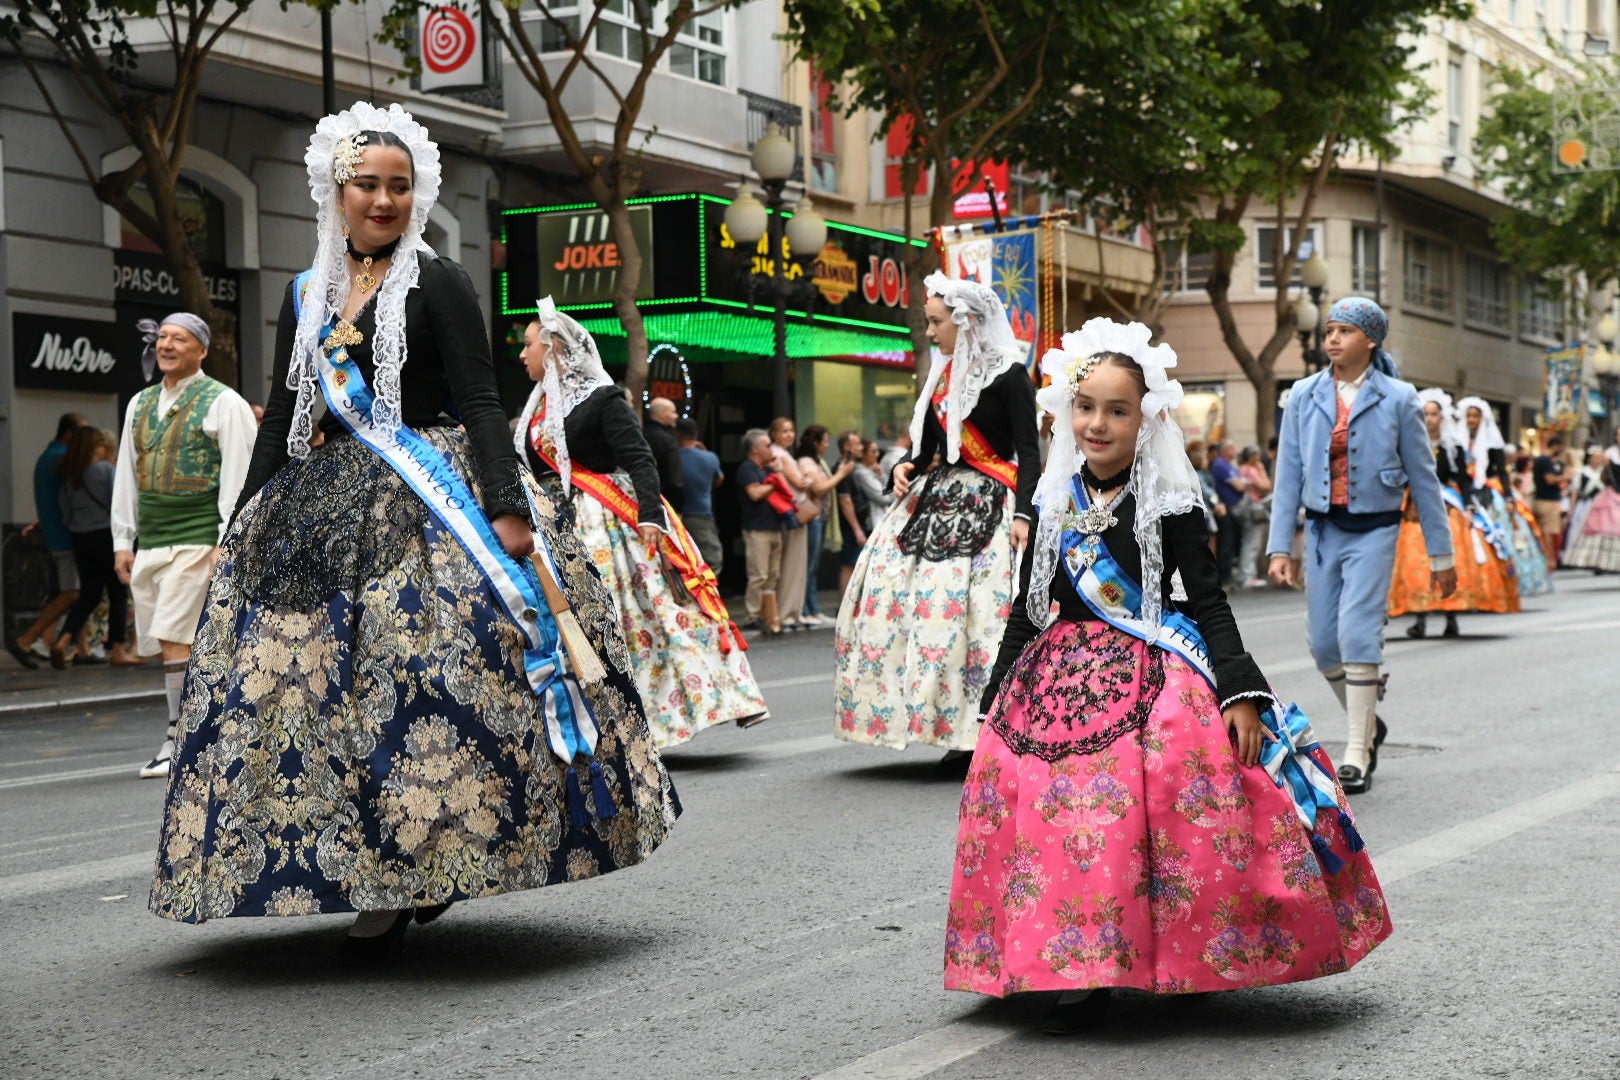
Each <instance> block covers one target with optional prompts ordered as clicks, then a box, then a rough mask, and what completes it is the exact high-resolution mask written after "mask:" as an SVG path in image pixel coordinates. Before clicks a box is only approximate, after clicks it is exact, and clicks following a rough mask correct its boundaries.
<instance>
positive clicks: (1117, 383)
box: [1074, 360, 1142, 476]
mask: <svg viewBox="0 0 1620 1080" xmlns="http://www.w3.org/2000/svg"><path fill="white" fill-rule="evenodd" d="M1141 430H1142V391H1141V389H1140V388H1139V387H1138V386H1137V383H1136V379H1135V377H1134V376H1133V374H1132V373H1131V372H1129V371H1127V370H1126V369H1125V368H1122V367H1120V366H1119V365H1118V364H1115V363H1112V362H1110V361H1107V360H1104V361H1102V362H1100V363H1098V364H1097V365H1096V366H1095V367H1093V368H1092V369H1091V375H1090V376H1089V377H1088V378H1086V379H1083V380H1082V381H1081V383H1080V386H1079V389H1078V390H1077V392H1076V393H1075V397H1074V441H1075V445H1077V446H1078V447H1079V448H1080V452H1081V453H1083V454H1085V456H1086V461H1087V462H1088V463H1089V464H1090V465H1091V471H1092V472H1094V473H1096V474H1097V475H1098V476H1111V475H1113V474H1114V473H1117V472H1121V471H1123V470H1125V469H1127V468H1129V467H1130V465H1131V462H1133V461H1134V460H1136V436H1137V433H1138V432H1140V431H1141Z"/></svg>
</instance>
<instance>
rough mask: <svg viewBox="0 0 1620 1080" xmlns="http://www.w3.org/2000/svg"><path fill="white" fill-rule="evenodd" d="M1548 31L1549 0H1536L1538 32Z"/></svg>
mask: <svg viewBox="0 0 1620 1080" xmlns="http://www.w3.org/2000/svg"><path fill="white" fill-rule="evenodd" d="M1546 32H1547V0H1536V33H1537V34H1545V33H1546Z"/></svg>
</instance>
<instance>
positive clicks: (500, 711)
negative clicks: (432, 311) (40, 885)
mask: <svg viewBox="0 0 1620 1080" xmlns="http://www.w3.org/2000/svg"><path fill="white" fill-rule="evenodd" d="M423 434H424V436H425V437H426V438H427V439H428V440H429V441H431V442H432V443H433V444H434V445H435V446H436V447H437V448H438V449H439V450H440V451H441V452H444V453H445V454H446V455H447V456H448V457H449V458H450V460H451V462H452V463H453V464H454V466H455V467H456V468H457V469H458V470H459V471H460V472H461V473H462V474H463V475H464V476H468V475H471V472H470V468H469V465H470V462H469V455H468V451H467V444H466V439H465V437H464V436H463V435H461V434H460V433H458V432H453V431H449V430H446V429H440V428H431V429H427V430H425V431H424V432H423ZM375 460H376V459H375V458H374V456H373V455H372V453H371V451H369V450H368V449H366V448H365V447H364V446H362V445H361V444H359V443H358V442H357V441H356V440H354V439H352V438H339V439H332V440H329V441H328V442H327V443H326V444H325V445H323V446H321V447H319V448H317V449H316V450H314V451H313V452H312V453H311V454H310V456H309V458H307V459H304V460H302V461H300V460H298V459H294V460H292V461H290V462H289V463H288V464H287V465H285V466H284V467H283V468H282V469H281V471H280V472H278V473H277V474H276V476H275V477H274V478H272V479H271V480H270V481H269V483H267V484H266V485H265V487H264V490H263V491H261V492H260V493H259V494H258V495H257V496H255V498H254V499H253V500H252V501H251V502H250V503H248V505H247V506H246V507H244V509H243V510H242V512H241V514H239V515H238V519H237V521H236V522H235V523H234V524H233V525H232V527H231V529H230V531H229V532H228V533H227V535H226V538H225V541H224V543H223V544H222V545H221V548H220V557H219V565H218V568H217V570H216V571H215V574H214V580H213V584H212V587H211V588H210V591H209V596H208V602H207V604H206V606H205V608H204V611H203V616H202V620H201V622H200V624H199V626H198V630H197V638H196V643H195V645H194V646H193V651H192V660H191V666H190V668H189V669H188V671H187V676H186V689H185V695H184V698H183V700H182V705H181V716H180V724H179V739H178V742H179V746H178V747H177V749H176V753H175V756H174V762H173V766H172V767H171V770H170V779H169V788H168V794H167V799H166V803H165V810H164V820H163V832H162V839H161V845H160V850H159V853H158V865H157V874H156V880H155V882H154V884H153V887H152V896H151V907H152V910H153V911H154V912H156V913H157V914H159V915H162V916H164V917H166V918H170V919H175V920H179V921H183V922H202V921H204V920H207V919H214V918H222V917H225V916H233V915H309V914H316V913H319V912H334V911H370V910H380V909H389V908H410V907H418V906H425V905H432V904H441V903H445V902H447V901H452V900H466V899H471V898H474V897H480V896H493V895H496V894H498V893H503V892H511V891H516V890H519V889H529V888H536V887H539V886H542V885H549V884H555V883H558V882H563V881H574V880H579V879H581V878H586V877H593V876H596V875H598V874H603V873H607V872H609V871H612V870H616V869H619V868H621V867H625V866H632V865H634V864H636V863H639V862H641V861H643V860H645V859H646V858H647V857H648V856H649V855H651V853H652V852H653V850H654V849H656V848H657V847H658V846H659V845H660V844H661V843H662V842H663V840H664V838H665V837H666V835H667V834H668V832H669V829H670V827H671V826H672V825H673V823H674V820H675V817H676V815H677V814H678V813H679V802H678V801H677V800H676V798H675V793H674V790H673V788H672V787H671V786H670V782H669V777H668V774H667V773H666V772H665V770H664V767H663V765H662V763H661V762H660V761H659V760H658V754H657V751H656V750H655V749H654V747H653V742H652V738H651V736H650V734H649V733H648V730H647V724H646V720H645V718H644V716H643V715H642V712H641V707H640V702H639V700H638V699H637V697H636V692H635V689H634V686H633V685H632V683H631V681H630V678H629V675H628V661H629V656H628V653H627V652H626V650H625V648H624V644H623V642H622V641H620V640H618V639H617V629H616V626H615V622H616V620H615V619H614V618H613V615H612V611H613V608H612V600H611V599H610V597H609V596H608V594H607V593H606V591H605V590H604V589H603V587H602V583H601V582H600V581H599V580H598V579H597V577H596V575H595V574H594V573H593V572H592V570H591V568H590V565H589V563H588V562H587V561H586V560H585V558H584V556H583V553H582V552H581V551H580V549H579V546H578V543H577V541H576V540H575V539H574V536H573V534H572V532H571V531H570V530H569V529H568V528H566V527H561V525H560V523H559V522H558V520H557V514H556V508H555V506H554V505H553V504H552V503H551V501H550V500H549V499H548V498H546V497H545V496H544V495H543V494H542V493H540V492H538V491H535V492H534V493H533V494H534V499H535V504H536V507H537V509H538V514H539V518H540V521H539V523H538V527H539V530H540V532H541V533H542V535H543V536H544V538H545V540H546V542H547V544H548V545H549V546H550V548H551V550H552V552H553V555H554V556H555V558H556V561H557V564H558V569H559V576H560V579H561V580H560V584H561V585H562V587H563V590H564V591H565V593H567V594H568V596H569V597H570V599H571V600H572V601H573V602H574V604H575V606H576V611H577V613H578V615H579V616H580V620H581V623H582V625H584V626H585V627H586V628H587V632H588V633H590V634H592V641H593V644H595V645H596V646H597V650H598V653H599V654H600V655H601V657H602V659H603V661H604V662H605V664H606V665H607V667H608V671H609V675H608V680H607V682H606V683H605V684H603V685H602V686H601V688H600V689H598V690H593V691H591V692H590V694H589V698H590V703H591V706H592V708H593V711H594V713H595V717H596V721H597V724H598V726H599V727H600V729H601V737H600V740H599V742H598V745H597V750H596V756H595V758H594V759H593V762H594V766H595V767H594V768H591V767H589V766H591V765H592V764H593V762H588V761H586V760H585V759H584V758H579V759H576V760H575V762H574V763H573V765H572V767H570V766H568V765H565V764H564V763H562V762H560V761H558V760H557V759H556V757H555V756H554V755H553V754H552V753H551V751H550V749H549V747H548V746H547V743H546V738H545V732H544V728H543V717H542V714H541V710H540V700H539V698H537V697H536V696H535V695H534V694H533V692H532V691H530V689H529V687H528V684H527V681H526V679H525V677H524V675H523V668H522V638H521V636H520V634H519V632H518V630H517V628H516V626H514V625H513V624H512V623H511V622H510V620H509V619H508V618H507V616H506V615H505V614H504V612H503V611H501V610H500V609H499V607H498V604H497V601H496V600H495V598H494V596H493V594H492V593H491V591H490V588H489V586H488V584H487V582H485V580H484V579H483V577H482V575H481V574H480V573H479V572H478V570H477V568H476V566H475V565H474V564H473V562H472V560H471V559H470V558H469V557H468V555H467V554H466V552H465V550H463V549H462V547H461V546H460V544H459V543H458V542H457V541H456V539H455V538H454V536H453V535H452V534H450V533H449V532H447V531H445V530H443V529H441V528H440V527H439V526H438V524H437V522H436V520H435V519H433V518H432V517H431V516H427V517H423V518H418V519H414V520H417V521H419V522H420V526H419V528H418V530H417V531H416V532H415V533H414V534H413V535H411V536H409V537H408V538H406V539H405V540H404V541H403V542H402V544H400V545H398V546H396V545H395V544H393V543H392V542H390V543H388V544H383V545H375V546H369V547H365V548H363V549H362V552H363V553H374V552H377V551H382V550H388V551H397V557H395V558H391V559H389V560H388V561H381V562H373V563H365V562H364V561H363V560H362V563H359V564H357V563H353V562H349V563H345V571H346V572H351V573H354V574H355V577H353V578H351V579H350V580H351V581H352V582H353V584H351V585H350V586H349V587H346V588H342V589H338V590H337V591H335V592H333V593H331V594H330V595H328V596H326V597H325V598H324V599H323V600H322V602H321V603H320V604H319V605H317V606H313V607H311V606H308V605H306V604H302V603H300V604H296V605H291V604H284V603H277V602H274V600H273V599H271V598H267V597H263V596H257V595H255V594H254V591H251V590H249V589H248V588H247V587H246V586H247V584H248V583H254V582H258V583H263V582H265V581H266V577H265V575H264V574H263V573H262V572H260V571H262V567H258V566H256V565H255V562H256V560H258V559H260V558H261V557H265V555H266V553H265V552H263V551H261V550H259V549H257V548H256V547H254V546H253V545H252V544H251V543H249V542H248V539H249V538H250V537H252V536H254V535H255V523H256V521H257V520H258V518H259V517H260V515H269V516H271V517H272V518H275V519H279V520H285V521H294V522H301V523H302V529H303V531H304V533H305V535H304V536H303V537H301V538H300V541H299V542H300V543H307V544H308V545H309V549H310V550H319V549H321V548H322V547H323V546H330V545H334V544H338V543H339V542H340V541H339V539H338V537H337V536H336V535H335V534H334V532H333V530H334V529H336V528H351V527H352V522H351V521H350V520H349V517H348V516H342V515H326V514H325V513H324V510H325V508H326V503H327V501H328V500H330V499H332V498H334V497H337V496H336V495H335V494H334V492H332V491H330V490H325V489H321V488H319V487H317V486H315V485H313V484H310V483H307V482H306V481H308V479H309V478H310V476H315V475H320V476H327V475H334V476H341V477H347V478H348V479H349V483H348V484H347V485H346V487H345V488H343V489H342V491H341V495H342V497H343V498H346V499H347V500H349V501H350V502H352V503H353V504H355V505H358V506H360V507H364V508H367V510H368V513H367V514H365V515H363V516H365V517H367V518H368V522H367V526H368V527H369V528H370V529H372V530H375V531H377V532H379V533H381V532H387V531H390V530H391V527H392V523H393V522H394V520H395V519H394V517H393V516H392V514H393V511H394V510H396V509H397V508H398V507H399V506H400V505H401V503H400V498H401V492H402V490H403V486H404V485H403V481H401V480H400V479H399V478H398V476H397V474H395V473H394V472H393V471H392V470H391V469H376V468H373V467H372V465H373V463H374V462H375ZM306 474H307V475H306ZM289 504H290V505H289ZM294 507H302V508H303V512H302V514H300V513H298V512H296V511H295V510H294V509H293V508H294ZM407 520H412V519H410V518H409V517H407ZM351 537H352V534H351ZM395 539H398V538H397V537H396V538H395ZM271 554H274V553H271ZM276 557H277V558H279V557H280V556H279V555H277V556H276ZM271 592H272V594H273V596H274V597H276V598H280V599H290V598H292V597H294V596H297V598H298V599H300V600H303V599H306V598H307V594H305V595H299V594H298V593H297V591H295V592H294V593H285V592H280V591H276V590H271ZM604 630H605V632H606V635H607V636H605V637H604V636H603V633H604Z"/></svg>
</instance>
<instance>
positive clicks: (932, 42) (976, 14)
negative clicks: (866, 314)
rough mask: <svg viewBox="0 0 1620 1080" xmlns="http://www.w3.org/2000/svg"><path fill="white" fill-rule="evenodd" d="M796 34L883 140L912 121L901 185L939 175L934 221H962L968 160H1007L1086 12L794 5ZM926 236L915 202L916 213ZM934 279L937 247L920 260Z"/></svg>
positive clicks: (798, 0) (915, 304) (959, 4)
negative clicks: (1054, 55)
mask: <svg viewBox="0 0 1620 1080" xmlns="http://www.w3.org/2000/svg"><path fill="white" fill-rule="evenodd" d="M784 8H785V9H786V13H787V17H788V31H787V35H786V37H787V40H788V41H789V42H790V43H792V45H793V46H794V47H795V49H796V50H797V58H798V59H800V60H804V61H806V62H808V63H810V64H811V65H813V66H814V67H815V69H816V70H817V71H818V72H819V73H820V74H821V75H822V76H823V77H824V78H825V79H826V80H827V82H828V83H829V85H831V86H832V87H834V96H835V100H836V102H837V104H838V105H840V106H842V107H843V109H844V110H845V112H846V113H853V112H856V111H858V110H863V109H864V110H868V111H870V112H871V113H873V114H874V115H876V116H878V117H881V118H882V119H881V124H880V127H879V129H878V135H879V136H880V137H881V136H883V135H886V134H887V133H888V131H889V129H890V128H891V127H892V126H893V125H895V124H896V123H906V124H908V125H909V128H910V130H909V138H908V140H907V143H906V146H905V150H904V153H903V154H902V155H901V159H900V184H901V189H902V190H903V191H906V192H911V191H915V190H916V189H917V187H918V186H919V180H920V179H921V177H923V175H924V174H925V173H930V172H931V173H932V177H933V187H932V189H931V190H930V192H929V195H928V225H929V227H937V226H940V225H944V224H947V223H948V222H949V221H950V220H951V207H952V204H953V202H954V200H955V197H956V194H957V192H956V191H955V182H956V179H957V170H958V168H959V163H973V162H982V161H986V160H989V159H997V160H999V159H1000V158H1001V157H1002V156H1003V154H1002V141H1003V139H1004V138H1005V137H1006V136H1007V134H1008V133H1009V132H1010V131H1011V130H1012V128H1013V126H1014V125H1015V124H1017V122H1018V121H1019V119H1020V118H1021V117H1022V116H1023V115H1024V114H1025V113H1027V112H1028V111H1029V110H1030V109H1031V108H1032V107H1033V106H1034V104H1035V102H1036V100H1037V99H1038V97H1039V95H1040V93H1041V91H1042V89H1043V88H1045V87H1046V86H1048V82H1047V77H1046V65H1047V63H1048V59H1049V54H1050V52H1051V49H1052V45H1053V42H1054V40H1056V39H1057V37H1058V31H1059V27H1060V26H1061V25H1063V24H1064V20H1065V19H1069V18H1072V17H1073V16H1074V15H1075V13H1078V12H1079V11H1081V10H1083V8H1084V5H1079V4H1052V3H1047V2H1043V0H995V2H991V0H786V2H785V4H784ZM904 214H905V219H904V220H905V224H904V226H903V231H904V232H905V234H906V235H907V236H910V235H912V233H913V231H914V226H913V220H912V200H911V199H910V198H909V197H908V198H907V199H906V202H905V208H904ZM911 258H912V266H911V267H910V272H911V276H912V277H913V278H914V279H916V278H920V277H921V276H922V273H923V272H925V271H926V270H927V269H928V267H929V264H930V263H931V260H932V258H933V255H932V253H931V252H930V251H929V250H928V249H917V251H915V252H914V253H913V254H912V256H911ZM911 296H912V324H913V331H914V332H913V341H914V343H915V344H916V345H917V346H918V348H919V350H920V351H922V352H924V353H925V352H926V351H927V344H926V341H924V339H923V338H922V336H921V327H922V316H921V311H922V301H923V297H922V290H921V289H913V290H912V291H911Z"/></svg>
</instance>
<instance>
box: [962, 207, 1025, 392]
mask: <svg viewBox="0 0 1620 1080" xmlns="http://www.w3.org/2000/svg"><path fill="white" fill-rule="evenodd" d="M1035 238H1036V233H1035V230H1033V229H1030V230H1026V231H1023V232H1012V233H994V234H991V235H989V236H982V235H981V236H969V237H967V238H965V239H961V240H947V241H945V274H946V276H947V277H953V278H960V279H966V280H972V281H977V282H979V283H980V284H981V285H988V286H990V287H991V288H992V289H994V290H995V291H996V295H997V296H999V297H1001V302H1002V303H1003V304H1006V305H1007V317H1008V318H1009V319H1010V320H1011V321H1012V328H1013V334H1014V335H1015V336H1017V338H1018V340H1019V341H1022V342H1023V343H1024V344H1026V345H1028V346H1029V355H1028V356H1027V357H1025V360H1024V362H1025V364H1029V365H1032V364H1034V362H1035V358H1036V353H1037V348H1036V345H1037V339H1038V337H1039V334H1040V300H1039V296H1040V292H1039V290H1038V289H1037V288H1036V282H1037V277H1036V262H1035V256H1036V246H1035V245H1036V239H1035Z"/></svg>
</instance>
